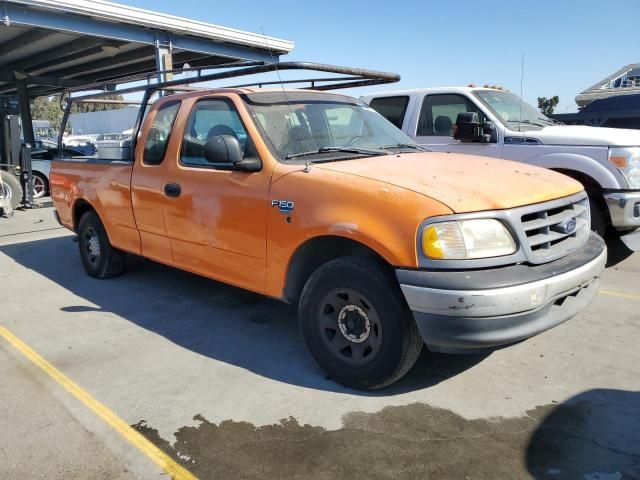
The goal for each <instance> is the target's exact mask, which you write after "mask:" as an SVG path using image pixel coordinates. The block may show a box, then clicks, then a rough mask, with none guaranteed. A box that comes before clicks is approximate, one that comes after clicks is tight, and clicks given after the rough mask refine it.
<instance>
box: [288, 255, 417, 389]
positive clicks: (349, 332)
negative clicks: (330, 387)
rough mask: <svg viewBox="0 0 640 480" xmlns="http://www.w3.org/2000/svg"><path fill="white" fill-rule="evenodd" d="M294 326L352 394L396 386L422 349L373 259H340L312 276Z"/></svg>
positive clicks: (396, 291) (397, 294) (392, 285)
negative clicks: (393, 384) (362, 390)
mask: <svg viewBox="0 0 640 480" xmlns="http://www.w3.org/2000/svg"><path fill="white" fill-rule="evenodd" d="M299 321H300V329H301V332H302V336H303V338H304V341H305V344H306V345H307V348H308V349H309V351H310V352H311V354H312V355H313V357H314V358H315V360H316V361H317V362H318V364H319V365H320V366H321V367H322V368H323V369H324V370H325V371H326V372H327V373H328V374H329V376H330V377H331V378H332V379H334V380H336V381H338V382H339V383H342V384H343V385H346V386H349V387H352V388H358V389H366V390H371V389H376V388H382V387H385V386H387V385H389V384H391V383H393V382H395V381H397V380H398V379H400V378H401V377H402V376H404V375H405V374H406V373H407V372H408V371H409V370H410V369H411V367H412V366H413V364H414V363H415V361H416V360H417V358H418V355H419V354H420V351H421V349H422V338H421V337H420V334H419V332H418V329H417V327H416V324H415V321H414V319H413V315H412V313H411V311H410V310H409V308H408V306H407V305H406V302H405V300H404V297H403V296H402V292H401V291H400V288H399V286H398V283H397V281H396V280H395V278H393V277H392V275H390V274H389V272H387V271H386V269H385V267H384V266H383V265H381V264H380V263H379V262H378V261H376V260H374V259H369V258H359V257H347V258H339V259H337V260H333V261H331V262H329V263H327V264H325V265H323V266H322V267H320V268H319V269H318V270H316V271H315V272H314V273H313V275H311V278H309V280H308V281H307V283H306V285H305V288H304V290H303V292H302V296H301V298H300V305H299Z"/></svg>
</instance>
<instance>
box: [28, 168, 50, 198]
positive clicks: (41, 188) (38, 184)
mask: <svg viewBox="0 0 640 480" xmlns="http://www.w3.org/2000/svg"><path fill="white" fill-rule="evenodd" d="M31 182H32V183H33V198H42V197H46V196H47V194H48V193H49V181H48V180H47V177H46V176H45V175H44V174H43V173H40V172H31Z"/></svg>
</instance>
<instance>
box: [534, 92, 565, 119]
mask: <svg viewBox="0 0 640 480" xmlns="http://www.w3.org/2000/svg"><path fill="white" fill-rule="evenodd" d="M559 102H560V99H559V98H558V96H557V95H556V96H554V97H551V98H547V97H538V108H539V109H540V111H541V112H542V113H544V114H545V115H546V116H549V115H551V114H553V111H554V110H555V108H556V106H557V105H558V103H559Z"/></svg>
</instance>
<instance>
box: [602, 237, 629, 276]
mask: <svg viewBox="0 0 640 480" xmlns="http://www.w3.org/2000/svg"><path fill="white" fill-rule="evenodd" d="M606 241H607V268H608V267H615V266H616V265H618V264H619V263H621V262H622V261H624V260H626V259H627V258H629V257H630V256H631V255H633V250H631V249H629V248H628V247H627V246H626V245H625V244H624V242H623V241H622V240H620V235H619V234H617V233H615V232H613V233H607V236H606Z"/></svg>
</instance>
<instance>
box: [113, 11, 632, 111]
mask: <svg viewBox="0 0 640 480" xmlns="http://www.w3.org/2000/svg"><path fill="white" fill-rule="evenodd" d="M119 2H120V3H126V4H128V5H132V6H136V7H140V8H146V9H150V10H155V11H159V12H163V13H169V14H172V15H178V16H182V17H187V18H194V19H197V20H200V21H203V22H209V23H213V24H217V25H222V26H225V27H231V28H237V29H240V30H247V31H250V32H255V33H260V32H261V31H264V33H265V34H266V35H268V36H273V37H278V38H283V39H286V40H292V41H294V42H295V50H294V51H293V52H292V53H291V54H289V55H286V56H283V57H281V60H306V61H315V62H321V63H332V64H338V65H349V66H356V67H363V68H371V69H376V70H384V71H389V72H394V73H399V74H400V75H401V76H402V80H401V81H400V82H399V83H397V84H394V85H383V86H375V87H367V89H366V90H363V89H358V90H355V89H354V91H351V92H349V93H351V94H352V95H355V96H357V95H359V94H361V93H364V92H365V91H367V92H371V93H373V92H374V91H379V90H381V89H397V88H416V87H437V86H460V85H468V84H469V83H475V84H476V85H484V84H486V83H489V84H491V85H501V86H503V87H505V88H507V89H509V90H511V91H512V92H514V93H517V94H520V84H521V78H522V80H523V82H522V84H523V89H522V92H523V97H524V99H525V100H526V101H528V102H529V103H531V104H533V105H534V106H535V105H536V104H537V100H536V99H537V97H539V96H545V97H551V96H554V95H558V96H559V97H560V104H559V105H558V107H557V108H556V113H565V112H573V111H576V110H577V107H576V105H575V101H574V98H575V96H576V94H578V93H579V92H581V91H582V90H584V89H586V88H588V87H590V86H591V85H593V84H594V83H596V82H598V81H600V80H602V79H603V78H605V77H607V76H608V75H610V74H611V73H613V72H615V71H616V70H618V69H619V68H621V67H622V66H624V65H627V64H630V63H640V35H638V34H637V30H638V28H639V21H640V0H627V1H625V2H613V1H610V2H603V1H602V0H599V1H593V0H583V1H573V0H555V1H552V0H536V1H525V0H521V1H518V0H512V1H505V0H494V1H491V2H480V1H477V0H476V1H469V0H455V1H443V0H439V1H437V2H433V1H430V0H422V1H403V0H396V1H389V0H384V1H379V0H370V1H366V2H365V1H349V0H342V1H335V0H325V1H323V2H305V1H301V0H296V1H294V0H270V1H269V2H256V1H248V0H229V1H227V2H221V1H215V2H206V1H202V0H180V1H175V0H119ZM523 55H524V75H523V76H521V62H522V56H523ZM376 89H377V90H376Z"/></svg>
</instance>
